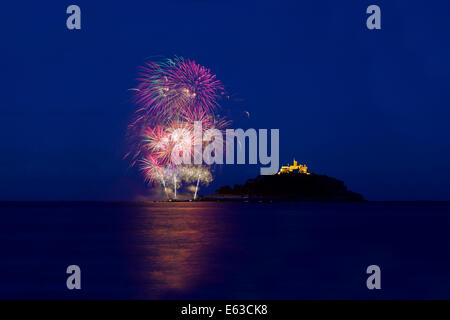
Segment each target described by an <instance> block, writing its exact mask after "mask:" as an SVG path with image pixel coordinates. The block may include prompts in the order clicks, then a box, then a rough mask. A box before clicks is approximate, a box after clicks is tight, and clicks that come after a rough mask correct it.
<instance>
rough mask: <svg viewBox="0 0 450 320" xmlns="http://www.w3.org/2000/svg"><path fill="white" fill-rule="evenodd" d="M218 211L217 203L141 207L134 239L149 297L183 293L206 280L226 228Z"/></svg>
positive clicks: (145, 293) (139, 266) (142, 277)
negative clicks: (213, 204) (212, 204)
mask: <svg viewBox="0 0 450 320" xmlns="http://www.w3.org/2000/svg"><path fill="white" fill-rule="evenodd" d="M169 205H170V207H171V209H174V210H168V208H167V206H169ZM174 206H175V207H176V208H174ZM217 211H218V208H217V206H204V205H202V206H199V205H195V204H192V203H176V204H173V203H172V204H164V203H161V204H156V205H152V206H150V207H142V208H139V210H138V213H137V214H138V215H137V217H136V219H133V221H135V222H136V223H138V225H136V226H135V229H136V234H135V235H134V241H136V248H138V249H137V250H138V253H139V254H138V259H139V261H138V262H137V264H138V269H139V272H140V274H138V276H139V277H140V281H145V282H147V283H148V287H147V289H148V291H147V292H143V294H144V295H145V296H146V297H148V296H150V297H154V298H158V297H164V296H166V295H168V294H169V295H172V296H173V295H177V294H183V293H184V292H187V291H191V290H193V289H194V288H195V287H196V286H197V285H200V284H201V283H202V282H204V281H206V279H207V278H208V276H207V275H208V274H210V271H211V270H210V268H211V267H212V266H213V265H214V261H213V260H214V252H215V250H216V249H217V247H218V246H219V245H220V242H221V234H223V230H224V224H223V219H221V217H223V216H222V215H219V214H216V213H217Z"/></svg>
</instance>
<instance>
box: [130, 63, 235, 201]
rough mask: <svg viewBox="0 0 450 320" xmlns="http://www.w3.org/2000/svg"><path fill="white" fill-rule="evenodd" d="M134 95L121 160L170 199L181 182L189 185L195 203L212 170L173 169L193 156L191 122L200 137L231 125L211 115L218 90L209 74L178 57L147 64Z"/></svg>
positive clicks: (183, 166) (220, 87)
mask: <svg viewBox="0 0 450 320" xmlns="http://www.w3.org/2000/svg"><path fill="white" fill-rule="evenodd" d="M138 81H139V83H138V86H137V88H133V89H131V90H132V91H133V93H134V97H135V102H136V104H137V105H138V110H137V111H136V113H135V118H134V120H133V121H132V122H131V124H130V125H129V126H128V137H129V138H130V141H131V150H130V152H128V153H127V154H126V156H125V157H128V158H130V159H131V166H134V165H136V164H138V166H139V168H140V170H141V171H142V172H143V174H144V179H145V181H146V182H147V183H148V184H152V185H158V184H160V185H161V186H162V187H163V188H164V191H165V193H166V196H167V197H168V198H169V190H170V189H169V188H172V193H173V195H174V197H175V198H176V197H177V189H178V188H180V187H181V186H182V183H183V182H184V183H188V184H189V183H194V184H195V192H194V195H193V197H194V199H196V198H197V192H198V189H199V185H200V183H202V184H208V183H209V182H210V181H212V174H211V170H212V168H211V167H210V166H209V167H208V166H203V165H189V164H181V165H180V164H178V165H177V164H176V163H174V161H173V159H172V155H173V154H177V155H179V156H180V157H182V158H183V159H190V158H191V157H192V155H193V152H194V151H193V142H194V140H193V137H194V128H195V126H194V123H195V122H200V123H201V127H202V130H203V132H202V133H204V132H205V131H207V130H209V129H218V130H222V129H223V128H225V127H226V126H228V125H229V124H230V121H228V120H226V119H224V118H221V117H220V116H219V115H217V114H216V112H217V110H218V109H219V104H218V102H217V101H218V98H219V97H220V96H221V95H222V94H223V90H224V88H223V85H222V84H221V82H220V81H219V80H217V79H216V76H215V75H214V74H212V73H211V71H210V70H209V69H207V68H206V67H203V66H201V65H198V64H197V63H195V62H194V61H191V60H185V59H183V58H181V57H175V58H173V59H166V60H164V61H160V62H149V63H147V64H146V65H145V66H144V67H142V68H141V69H140V74H139V78H138Z"/></svg>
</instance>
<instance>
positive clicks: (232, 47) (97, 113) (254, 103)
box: [0, 0, 450, 200]
mask: <svg viewBox="0 0 450 320" xmlns="http://www.w3.org/2000/svg"><path fill="white" fill-rule="evenodd" d="M71 4H77V5H79V6H80V8H81V14H82V29H81V30H78V31H76V30H68V29H67V28H66V19H67V17H68V15H67V14H66V8H67V6H69V5H71ZM371 4H377V5H379V6H380V7H381V12H382V30H374V31H370V30H368V29H367V28H366V18H367V15H366V13H365V12H366V8H367V7H368V6H369V5H371ZM2 13H3V14H2V16H1V18H0V28H1V30H2V31H1V35H2V41H1V45H0V46H1V47H0V49H1V50H0V56H1V59H0V68H1V72H0V75H1V76H0V88H1V90H0V92H1V103H0V124H1V126H0V133H1V140H0V147H1V157H0V200H133V199H137V198H140V197H142V196H143V195H145V194H146V193H149V192H150V191H149V190H148V189H147V188H146V187H145V184H144V182H143V179H142V177H141V176H140V174H139V173H138V171H137V169H136V168H129V162H128V161H127V160H123V159H122V158H123V155H124V154H125V152H126V149H127V146H126V140H125V131H126V126H127V124H128V122H129V121H130V119H131V117H132V114H133V112H134V110H135V109H136V106H135V105H134V104H133V102H132V95H131V92H130V91H129V90H128V89H129V88H133V87H134V86H135V85H136V80H135V79H136V77H137V72H138V67H139V66H140V65H143V64H144V63H145V62H146V61H149V60H151V59H154V57H158V56H159V57H171V56H173V55H178V56H183V57H186V58H190V59H193V60H195V61H196V62H198V63H199V64H202V65H205V66H207V67H208V68H210V69H211V71H212V72H213V73H215V74H216V75H217V77H218V78H219V79H220V80H221V81H222V82H223V83H224V85H225V87H226V89H227V91H228V92H229V93H230V94H231V96H232V97H233V99H232V102H231V103H228V104H227V105H226V106H224V111H223V113H224V114H231V115H232V116H233V120H234V124H233V127H234V128H244V129H245V128H249V127H251V128H256V129H258V128H268V129H270V128H279V129H280V162H281V163H280V165H281V164H285V163H287V162H290V163H292V158H293V157H295V158H296V159H297V160H298V161H299V162H301V163H306V164H307V165H308V166H309V168H310V170H311V171H312V172H315V173H323V174H327V175H329V176H332V177H336V178H338V179H341V180H343V181H345V183H346V185H347V186H348V187H349V188H350V189H351V190H353V191H355V192H359V193H361V194H363V195H364V196H365V197H366V198H367V199H369V200H450V191H449V190H450V170H449V163H450V130H449V119H450V90H449V84H450V36H449V31H450V24H449V17H450V2H449V1H448V0H434V1H425V0H423V1H412V0H409V1H406V0H403V1H394V0H389V1H372V0H371V1H365V0H361V1H350V0H343V1H335V0H333V1H323V0H320V1H298V0H297V1H230V0H203V1H200V0H197V1H181V0H178V1H171V0H167V1H158V2H156V1H133V0H129V1H81V0H74V1H70V2H69V1H45V0H44V1H42V0H41V1H27V2H13V1H8V2H5V3H3V4H2ZM244 110H246V111H248V112H249V113H250V118H249V119H246V117H245V116H244V113H243V111H244ZM258 172H259V165H256V166H237V165H234V166H226V167H220V168H217V169H216V171H215V176H216V179H215V181H214V182H213V184H212V185H211V186H210V187H209V188H208V189H203V190H201V192H200V193H209V192H212V191H214V189H216V188H217V187H219V186H221V185H224V184H234V183H242V182H244V181H245V180H246V179H248V178H252V177H254V176H256V175H257V174H258Z"/></svg>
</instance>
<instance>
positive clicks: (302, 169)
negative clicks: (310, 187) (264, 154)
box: [278, 159, 310, 174]
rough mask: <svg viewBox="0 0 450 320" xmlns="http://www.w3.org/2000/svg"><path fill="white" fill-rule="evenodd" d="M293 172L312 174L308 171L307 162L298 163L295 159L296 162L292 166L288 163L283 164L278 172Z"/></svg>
mask: <svg viewBox="0 0 450 320" xmlns="http://www.w3.org/2000/svg"><path fill="white" fill-rule="evenodd" d="M292 172H296V173H302V174H310V173H309V172H308V167H307V166H306V164H300V165H299V164H297V161H295V159H294V164H293V165H292V166H290V165H289V163H288V165H287V166H282V167H281V169H280V171H279V172H278V174H282V173H292Z"/></svg>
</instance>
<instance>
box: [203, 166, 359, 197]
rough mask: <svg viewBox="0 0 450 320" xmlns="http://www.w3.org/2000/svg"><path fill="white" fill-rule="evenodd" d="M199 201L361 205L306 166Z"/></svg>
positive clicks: (335, 181)
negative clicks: (338, 202) (303, 202)
mask: <svg viewBox="0 0 450 320" xmlns="http://www.w3.org/2000/svg"><path fill="white" fill-rule="evenodd" d="M199 200H203V201H364V198H363V196H362V195H360V194H358V193H356V192H353V191H350V190H348V189H347V187H346V186H345V184H344V182H343V181H341V180H338V179H335V178H331V177H328V176H326V175H322V174H314V173H310V172H308V167H307V166H306V165H301V164H300V165H299V164H297V161H295V160H294V164H293V165H291V166H290V165H287V166H283V167H281V169H280V171H279V172H278V173H276V174H274V175H260V176H258V177H256V178H254V179H249V180H247V181H246V182H245V183H244V184H243V185H239V184H235V185H234V187H233V188H231V187H230V186H223V187H220V188H219V189H217V190H216V193H215V194H213V195H210V196H205V197H201V198H200V199H199Z"/></svg>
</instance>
